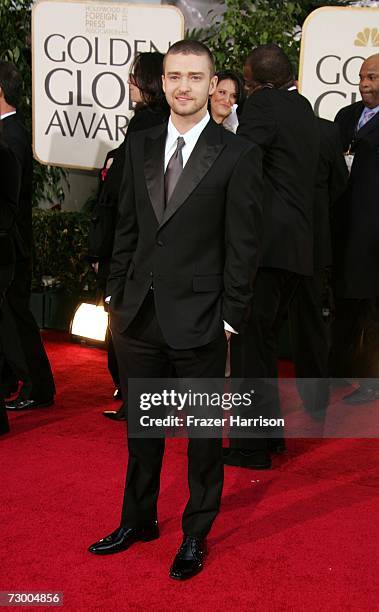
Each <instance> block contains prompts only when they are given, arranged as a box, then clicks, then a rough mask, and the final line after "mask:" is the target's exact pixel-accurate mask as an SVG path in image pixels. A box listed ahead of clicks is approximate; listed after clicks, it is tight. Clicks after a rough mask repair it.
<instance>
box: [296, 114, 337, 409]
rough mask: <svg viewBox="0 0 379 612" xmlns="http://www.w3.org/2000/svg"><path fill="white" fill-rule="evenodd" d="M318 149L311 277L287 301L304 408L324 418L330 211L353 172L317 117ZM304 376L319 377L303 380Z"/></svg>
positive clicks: (333, 132) (332, 128)
mask: <svg viewBox="0 0 379 612" xmlns="http://www.w3.org/2000/svg"><path fill="white" fill-rule="evenodd" d="M317 126H318V129H319V133H320V154H319V160H318V167H317V178H316V194H315V199H314V206H313V261H314V273H313V276H303V277H301V279H300V281H299V283H298V286H297V288H296V291H295V294H294V296H293V298H292V300H291V302H290V304H289V308H288V316H289V323H290V329H291V345H292V356H293V361H294V364H295V372H296V378H297V387H298V390H299V393H300V396H301V398H302V400H303V404H304V408H305V409H306V410H307V411H308V412H309V413H310V414H312V415H313V416H315V417H316V418H322V417H323V415H324V413H325V410H326V407H327V404H328V399H329V350H330V333H329V325H328V324H327V323H326V322H325V319H324V316H323V306H324V304H325V301H326V300H325V293H326V289H327V270H328V269H330V268H331V265H332V240H331V215H332V214H333V207H334V205H335V203H336V202H337V200H338V198H339V197H340V196H341V195H342V193H343V192H344V190H345V189H346V185H347V181H348V177H349V173H348V170H347V166H346V163H345V159H344V155H343V148H342V142H341V137H340V133H339V130H338V128H337V126H336V125H335V124H334V123H332V122H331V121H327V120H326V119H321V118H320V117H318V118H317ZM302 379H317V380H308V381H304V380H302Z"/></svg>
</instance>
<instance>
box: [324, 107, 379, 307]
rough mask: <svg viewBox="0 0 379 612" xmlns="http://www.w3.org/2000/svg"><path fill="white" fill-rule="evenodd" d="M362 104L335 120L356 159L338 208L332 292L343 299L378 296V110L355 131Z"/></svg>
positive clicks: (345, 143)
mask: <svg viewBox="0 0 379 612" xmlns="http://www.w3.org/2000/svg"><path fill="white" fill-rule="evenodd" d="M362 110H363V103H362V102H356V103H355V104H351V105H350V106H346V107H345V108H342V109H341V110H340V111H339V112H338V114H337V116H336V118H335V121H336V123H338V125H339V127H340V130H341V136H342V143H343V146H344V149H345V151H347V150H348V148H349V146H350V145H352V147H351V148H352V151H353V152H354V162H353V166H352V170H351V174H350V178H349V183H348V187H347V190H346V192H345V193H344V195H343V197H342V198H341V200H340V201H339V202H338V207H337V209H336V216H335V224H334V230H335V231H334V236H335V247H336V257H335V259H336V291H337V295H338V296H339V297H344V298H368V299H370V298H378V297H379V114H378V113H377V114H376V115H375V116H374V117H373V118H372V119H371V120H370V121H368V122H367V123H366V124H365V125H364V126H363V127H362V128H361V129H360V130H358V131H357V124H358V120H359V117H360V115H361V113H362Z"/></svg>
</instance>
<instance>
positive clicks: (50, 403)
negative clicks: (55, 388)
mask: <svg viewBox="0 0 379 612" xmlns="http://www.w3.org/2000/svg"><path fill="white" fill-rule="evenodd" d="M53 405H54V400H51V401H50V402H44V403H43V404H37V405H36V406H30V407H28V406H25V407H24V408H17V407H13V406H7V405H5V407H6V409H7V410H13V412H22V410H36V409H38V408H49V407H50V406H53Z"/></svg>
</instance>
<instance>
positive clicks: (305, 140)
mask: <svg viewBox="0 0 379 612" xmlns="http://www.w3.org/2000/svg"><path fill="white" fill-rule="evenodd" d="M237 134H239V135H240V136H243V137H245V138H248V139H249V140H251V141H252V142H255V143H257V144H259V145H260V146H261V147H262V149H263V153H264V156H263V176H264V203H263V226H264V231H263V248H262V257H261V261H260V266H262V267H270V268H280V269H285V270H289V271H291V272H296V273H298V274H305V275H311V274H312V273H313V230H312V209H313V201H314V185H315V177H316V168H317V160H318V150H319V144H318V141H319V136H318V130H317V126H316V121H315V116H314V113H313V110H312V107H311V105H310V104H309V102H308V101H307V100H306V99H305V98H304V97H303V96H301V95H300V94H299V93H298V92H297V91H287V90H281V89H269V88H264V89H261V90H259V91H257V92H256V93H253V94H252V95H251V96H250V97H249V98H248V100H247V101H246V103H245V105H244V108H243V111H242V116H241V119H240V124H239V127H238V130H237Z"/></svg>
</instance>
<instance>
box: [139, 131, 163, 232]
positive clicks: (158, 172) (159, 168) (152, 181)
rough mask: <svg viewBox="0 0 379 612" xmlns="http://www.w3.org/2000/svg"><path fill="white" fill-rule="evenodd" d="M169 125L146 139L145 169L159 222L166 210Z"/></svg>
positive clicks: (147, 185)
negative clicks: (167, 135) (166, 152)
mask: <svg viewBox="0 0 379 612" xmlns="http://www.w3.org/2000/svg"><path fill="white" fill-rule="evenodd" d="M166 134H167V125H164V126H162V129H161V130H159V132H158V134H157V135H156V136H153V137H151V136H149V137H147V138H146V139H145V151H144V171H145V179H146V187H147V191H148V193H149V196H150V200H151V204H152V206H153V209H154V213H155V216H156V218H157V220H158V223H160V222H161V220H162V216H163V211H164V200H165V194H164V155H165V146H166Z"/></svg>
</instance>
